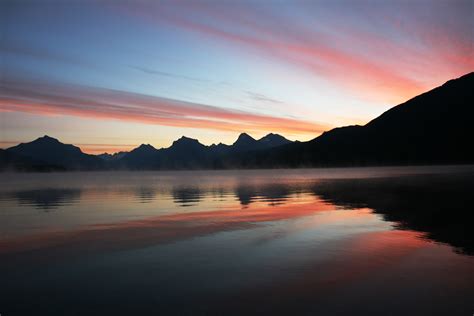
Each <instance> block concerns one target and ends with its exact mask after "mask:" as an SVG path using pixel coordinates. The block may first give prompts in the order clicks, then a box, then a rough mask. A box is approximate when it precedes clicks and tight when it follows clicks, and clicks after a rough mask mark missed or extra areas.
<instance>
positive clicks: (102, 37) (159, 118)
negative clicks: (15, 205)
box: [0, 1, 474, 154]
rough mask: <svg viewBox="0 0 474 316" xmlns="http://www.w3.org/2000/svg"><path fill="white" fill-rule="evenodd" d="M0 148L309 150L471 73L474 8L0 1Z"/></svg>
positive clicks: (454, 4)
mask: <svg viewBox="0 0 474 316" xmlns="http://www.w3.org/2000/svg"><path fill="white" fill-rule="evenodd" d="M0 11H1V12H2V18H1V21H2V22H0V23H1V24H2V29H3V30H4V37H3V39H2V41H1V43H0V57H1V60H2V64H1V68H2V69H1V72H2V79H1V80H0V121H1V125H2V128H1V134H0V147H1V148H7V147H10V146H13V145H16V144H18V143H20V142H28V141H31V140H34V139H36V138H37V137H40V136H43V135H50V136H52V137H56V138H58V139H59V140H60V141H62V142H65V143H72V144H75V145H77V146H79V147H81V149H82V150H83V151H84V152H88V153H94V154H97V153H101V152H109V153H112V152H118V151H122V150H126V151H128V150H131V149H133V148H134V147H136V146H138V145H140V144H142V143H149V144H152V145H153V146H154V147H156V148H161V147H168V146H170V145H171V143H172V142H173V141H174V140H176V139H178V138H179V137H181V136H183V135H185V136H188V137H191V138H196V139H198V140H199V141H200V142H201V143H203V144H206V145H210V144H212V143H219V142H222V143H227V144H230V143H233V142H234V141H235V139H236V138H237V136H238V135H239V134H240V133H241V132H247V133H249V134H250V135H252V136H253V137H255V138H260V137H262V136H264V135H266V134H268V133H278V134H281V135H283V136H285V137H287V138H288V139H291V140H301V141H306V140H310V139H313V138H314V137H316V136H318V135H320V134H321V133H322V132H324V131H326V130H329V129H331V128H334V127H338V126H344V125H353V124H365V123H367V122H368V121H370V120H371V119H373V118H375V117H376V116H378V115H380V114H381V113H383V112H384V111H386V110H387V109H389V108H391V107H393V106H394V105H397V104H399V103H402V102H404V101H406V100H408V99H410V98H412V97H414V96H416V95H418V94H420V93H423V92H425V91H427V90H430V89H432V88H434V87H436V86H439V85H441V84H443V83H444V82H446V81H448V80H450V79H453V78H457V77H460V76H462V75H464V74H466V73H469V72H471V71H473V70H474V50H473V40H474V34H473V32H474V31H473V30H474V16H473V15H474V13H473V12H474V10H473V2H472V1H449V2H448V1H416V2H415V1H411V2H398V3H395V2H394V3H390V2H373V1H372V2H370V1H336V2H334V3H327V2H312V1H238V2H237V1H235V2H233V1H232V2H231V1H222V2H217V1H176V2H175V1H160V2H153V1H137V2H125V1H84V2H68V1H53V2H41V1H19V2H15V1H6V2H2V4H1V9H0Z"/></svg>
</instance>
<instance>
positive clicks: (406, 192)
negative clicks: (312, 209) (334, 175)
mask: <svg viewBox="0 0 474 316" xmlns="http://www.w3.org/2000/svg"><path fill="white" fill-rule="evenodd" d="M473 187H474V176H472V175H455V176H454V175H444V176H442V175H436V176H435V175H433V176H423V177H414V176H413V177H400V178H383V179H382V178H375V179H374V178H372V179H344V180H331V181H323V182H321V183H319V184H318V185H315V186H314V188H313V190H314V192H315V194H316V195H318V196H319V197H320V198H322V199H324V200H327V201H328V202H331V203H334V204H336V205H337V206H341V207H347V208H355V207H368V208H371V209H373V210H374V211H375V212H376V213H379V214H381V215H382V216H383V218H384V220H387V221H392V222H396V223H397V224H396V227H397V228H400V229H409V230H416V231H421V232H425V233H426V234H427V237H428V238H429V239H432V240H434V241H438V242H443V243H448V244H451V245H452V246H454V247H455V248H457V250H458V251H460V252H463V253H466V254H474V232H473V227H472V217H473V214H472V205H474V195H473V194H472V188H473Z"/></svg>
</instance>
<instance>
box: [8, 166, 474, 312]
mask: <svg viewBox="0 0 474 316" xmlns="http://www.w3.org/2000/svg"><path fill="white" fill-rule="evenodd" d="M0 179H1V180H0V185H1V188H0V281H1V282H0V313H1V315H2V316H10V315H108V314H111V315H137V314H146V315H149V314H153V315H158V314H162V315H174V314H178V315H196V314H197V315H201V314H204V315H207V314H210V315H215V314H217V315H229V314H236V315H244V314H259V315H265V314H268V315H275V314H303V315H315V314H317V315H334V314H340V315H370V314H373V315H382V314H383V315H407V314H409V315H472V314H473V313H474V256H473V254H474V238H473V229H472V223H473V222H472V219H473V215H472V214H473V205H474V194H473V193H474V191H473V188H474V167H472V166H463V167H416V168H415V167H405V168H354V169H312V170H311V169H307V170H261V171H255V170H253V171H196V172H110V173H109V172H97V173H92V172H91V173H52V174H2V175H1V178H0Z"/></svg>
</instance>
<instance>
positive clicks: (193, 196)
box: [172, 186, 206, 206]
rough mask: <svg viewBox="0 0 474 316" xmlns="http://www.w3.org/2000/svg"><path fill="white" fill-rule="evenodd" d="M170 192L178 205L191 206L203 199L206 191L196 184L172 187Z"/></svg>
mask: <svg viewBox="0 0 474 316" xmlns="http://www.w3.org/2000/svg"><path fill="white" fill-rule="evenodd" d="M172 194H173V200H174V202H175V203H176V204H178V205H180V206H193V205H197V204H198V203H199V202H200V201H201V200H202V199H203V196H204V195H205V194H206V192H205V191H203V190H201V189H200V188H199V187H197V186H192V187H187V186H179V187H174V188H173V191H172Z"/></svg>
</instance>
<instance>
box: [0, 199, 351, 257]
mask: <svg viewBox="0 0 474 316" xmlns="http://www.w3.org/2000/svg"><path fill="white" fill-rule="evenodd" d="M255 204H256V205H255V206H252V207H251V208H247V209H241V208H240V207H239V208H233V209H232V208H230V209H227V210H219V211H200V212H189V213H177V214H170V215H163V216H156V217H149V218H147V219H142V220H135V221H125V222H118V223H110V224H95V225H88V226H84V227H82V228H80V229H77V230H71V231H50V232H44V233H39V234H35V235H29V236H24V237H18V238H11V239H4V240H2V241H0V253H10V252H22V251H29V250H40V249H44V248H50V247H70V246H73V245H74V246H84V247H86V248H87V249H88V250H90V249H109V248H112V249H116V248H122V247H124V248H128V247H141V246H143V247H144V246H150V245H153V244H160V243H163V242H171V241H174V240H180V239H186V238H191V237H195V236H202V235H207V234H213V233H217V232H220V231H226V230H233V229H241V228H247V227H251V226H253V225H255V224H258V223H261V222H268V221H280V220H288V219H292V218H298V217H303V216H307V215H311V214H314V213H315V212H320V211H329V210H332V209H334V206H333V205H331V204H328V203H325V202H322V201H320V200H317V199H316V200H314V199H311V200H309V201H307V202H305V203H301V202H299V203H295V204H285V205H279V206H272V205H270V206H269V205H268V203H263V202H259V203H255ZM348 213H349V212H348Z"/></svg>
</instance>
